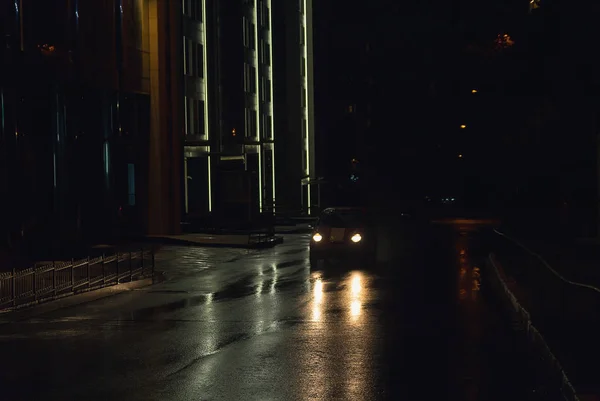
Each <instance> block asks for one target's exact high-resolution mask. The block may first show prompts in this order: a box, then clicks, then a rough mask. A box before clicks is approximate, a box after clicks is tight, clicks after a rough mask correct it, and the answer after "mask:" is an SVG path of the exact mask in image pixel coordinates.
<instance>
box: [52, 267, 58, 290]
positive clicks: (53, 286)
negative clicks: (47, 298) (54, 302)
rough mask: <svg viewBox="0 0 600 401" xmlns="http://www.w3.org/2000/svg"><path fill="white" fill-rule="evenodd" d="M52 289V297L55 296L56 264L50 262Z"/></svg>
mask: <svg viewBox="0 0 600 401" xmlns="http://www.w3.org/2000/svg"><path fill="white" fill-rule="evenodd" d="M52 289H53V290H54V296H56V292H57V291H56V262H55V261H52Z"/></svg>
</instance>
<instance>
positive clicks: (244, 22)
mask: <svg viewBox="0 0 600 401" xmlns="http://www.w3.org/2000/svg"><path fill="white" fill-rule="evenodd" d="M242 31H243V32H242V33H243V35H244V46H245V47H247V48H250V41H251V32H250V23H249V21H248V18H246V17H245V16H244V17H243V18H242Z"/></svg>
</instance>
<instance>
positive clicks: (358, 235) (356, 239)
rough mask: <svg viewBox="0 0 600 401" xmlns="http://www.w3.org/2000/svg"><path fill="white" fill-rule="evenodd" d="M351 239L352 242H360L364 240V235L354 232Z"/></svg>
mask: <svg viewBox="0 0 600 401" xmlns="http://www.w3.org/2000/svg"><path fill="white" fill-rule="evenodd" d="M350 239H351V240H352V242H360V240H362V236H361V235H360V234H354V235H353V236H352V238H350Z"/></svg>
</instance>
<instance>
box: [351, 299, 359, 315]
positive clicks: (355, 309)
mask: <svg viewBox="0 0 600 401" xmlns="http://www.w3.org/2000/svg"><path fill="white" fill-rule="evenodd" d="M360 307H361V305H360V301H352V303H351V304H350V314H351V315H352V316H354V317H356V316H358V315H360Z"/></svg>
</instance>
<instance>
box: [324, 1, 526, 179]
mask: <svg viewBox="0 0 600 401" xmlns="http://www.w3.org/2000/svg"><path fill="white" fill-rule="evenodd" d="M525 17H527V4H524V3H523V2H522V1H516V0H515V1H512V0H511V1H504V2H502V1H485V0H484V1H474V0H462V1H455V2H452V1H429V2H426V1H403V2H397V1H385V0H372V1H369V2H360V3H359V2H353V1H351V2H344V6H343V7H339V6H338V5H337V4H336V5H333V4H331V2H319V3H318V4H315V21H316V23H315V46H316V52H315V74H316V88H315V90H316V101H317V110H316V113H317V116H316V118H317V127H316V128H317V138H318V141H317V145H318V147H317V151H318V155H317V157H318V160H319V167H320V168H319V170H320V171H322V172H324V174H325V175H327V174H343V173H345V171H346V169H347V163H345V162H346V160H349V159H350V158H351V157H353V155H356V154H363V155H365V160H369V163H371V165H372V166H373V167H374V168H376V169H377V170H378V173H379V175H389V176H393V177H398V179H399V180H402V182H405V183H411V184H407V185H413V184H414V185H421V184H423V183H424V182H426V183H427V184H429V183H433V180H437V181H436V184H432V185H437V183H449V182H454V181H453V180H454V179H455V178H457V177H464V175H465V167H464V166H465V165H466V163H463V162H462V161H460V162H459V161H458V160H457V155H458V154H460V153H465V154H469V155H470V156H471V157H469V163H471V165H470V167H473V163H475V162H476V161H477V162H485V159H490V155H489V150H490V149H491V148H493V141H494V139H493V138H492V140H491V141H490V140H483V139H485V138H486V137H492V136H493V135H494V134H493V131H494V129H497V127H500V126H502V124H503V122H504V123H506V122H507V121H508V120H507V119H506V118H505V117H503V115H502V114H503V111H501V109H500V108H501V107H502V100H501V99H500V97H499V96H487V97H486V98H485V100H483V98H481V97H480V98H479V99H475V98H473V95H472V94H471V89H472V88H478V89H479V90H480V91H482V92H484V91H485V90H486V89H490V91H494V92H495V93H496V92H497V93H498V94H499V93H500V92H501V91H502V90H504V87H505V86H506V85H505V83H506V82H509V81H510V79H509V78H510V77H511V74H512V73H513V72H512V70H511V69H512V68H513V67H514V66H515V65H516V64H515V63H514V62H513V61H511V62H509V65H508V66H502V61H500V59H493V58H489V57H487V56H482V53H481V52H477V53H475V54H470V53H467V52H465V49H466V48H467V47H468V46H469V45H472V46H474V47H475V48H477V49H490V50H491V49H492V48H493V42H494V39H495V37H496V35H497V34H503V33H505V32H508V33H510V34H511V38H514V36H517V37H518V36H519V27H520V26H521V23H522V20H523V18H525ZM515 40H516V39H515ZM367 49H368V50H367ZM494 66H495V67H494ZM494 68H498V69H499V71H500V73H499V74H498V71H497V70H494ZM496 75H498V77H499V78H496ZM488 95H489V93H488ZM348 105H356V106H357V110H358V115H352V116H349V115H348V113H347V112H346V110H347V107H348ZM484 105H485V106H484ZM365 119H369V120H371V125H370V128H367V127H366V126H365V125H364V124H363V123H364V120H365ZM467 121H468V124H469V128H471V129H470V130H469V133H468V134H467V133H466V132H464V131H463V132H461V131H460V129H459V128H458V127H459V126H460V124H462V123H463V122H467ZM493 127H496V128H493ZM477 129H478V130H477ZM357 136H358V137H359V139H360V138H362V141H361V140H356V139H355V137H357ZM365 143H366V144H368V145H369V146H370V147H369V149H368V150H367V146H364V144H365ZM361 144H362V145H361ZM319 151H320V152H319ZM486 152H487V154H485V153H486ZM484 154H485V156H484ZM424 177H426V178H424ZM461 179H462V178H461Z"/></svg>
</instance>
